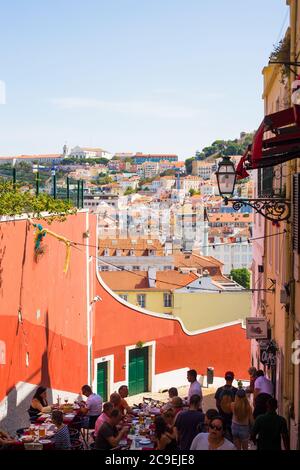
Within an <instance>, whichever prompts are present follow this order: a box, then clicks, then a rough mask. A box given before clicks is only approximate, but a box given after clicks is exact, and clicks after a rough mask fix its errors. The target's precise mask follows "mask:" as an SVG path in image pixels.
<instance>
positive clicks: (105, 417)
mask: <svg viewBox="0 0 300 470" xmlns="http://www.w3.org/2000/svg"><path fill="white" fill-rule="evenodd" d="M113 409H114V406H113V404H112V403H111V402H110V401H108V402H106V403H104V405H103V411H102V413H101V415H100V416H99V418H98V419H97V421H96V424H95V438H96V437H97V434H98V431H99V429H100V427H101V426H102V424H103V423H105V422H107V421H109V418H110V415H111V412H112V410H113Z"/></svg>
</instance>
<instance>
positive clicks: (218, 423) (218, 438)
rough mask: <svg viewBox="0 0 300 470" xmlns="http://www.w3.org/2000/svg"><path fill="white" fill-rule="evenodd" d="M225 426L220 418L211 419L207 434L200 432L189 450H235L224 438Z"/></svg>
mask: <svg viewBox="0 0 300 470" xmlns="http://www.w3.org/2000/svg"><path fill="white" fill-rule="evenodd" d="M224 434H225V424H224V421H223V418H222V417H221V416H216V417H215V418H213V419H212V420H211V422H210V424H209V432H208V433H206V432H201V433H199V434H197V436H196V437H195V438H194V439H193V442H192V444H191V449H190V450H236V448H235V446H234V445H233V444H232V442H230V441H228V440H227V439H225V437H224Z"/></svg>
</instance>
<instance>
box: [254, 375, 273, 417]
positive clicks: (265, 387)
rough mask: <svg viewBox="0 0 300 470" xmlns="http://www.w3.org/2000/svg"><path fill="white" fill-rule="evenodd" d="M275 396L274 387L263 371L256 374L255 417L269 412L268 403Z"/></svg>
mask: <svg viewBox="0 0 300 470" xmlns="http://www.w3.org/2000/svg"><path fill="white" fill-rule="evenodd" d="M273 395H274V387H273V384H272V382H271V380H269V379H268V378H267V377H265V375H264V372H263V371H262V370H258V371H257V373H256V380H255V382H254V393H253V398H254V411H253V417H254V418H255V419H256V418H257V416H259V415H262V414H265V413H266V412H267V401H268V400H269V399H270V398H272V397H273Z"/></svg>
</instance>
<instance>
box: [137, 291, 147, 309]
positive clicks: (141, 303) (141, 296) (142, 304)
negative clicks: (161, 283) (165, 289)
mask: <svg viewBox="0 0 300 470" xmlns="http://www.w3.org/2000/svg"><path fill="white" fill-rule="evenodd" d="M137 303H138V305H139V306H140V307H142V308H145V307H146V295H145V294H138V295H137Z"/></svg>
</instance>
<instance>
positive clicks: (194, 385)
mask: <svg viewBox="0 0 300 470" xmlns="http://www.w3.org/2000/svg"><path fill="white" fill-rule="evenodd" d="M187 379H188V381H189V382H190V384H191V385H190V388H189V393H188V397H187V401H188V404H189V403H190V398H191V396H192V395H199V397H200V405H199V408H200V409H202V400H203V395H202V387H201V385H200V383H199V382H198V381H197V371H195V369H191V370H188V371H187Z"/></svg>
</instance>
